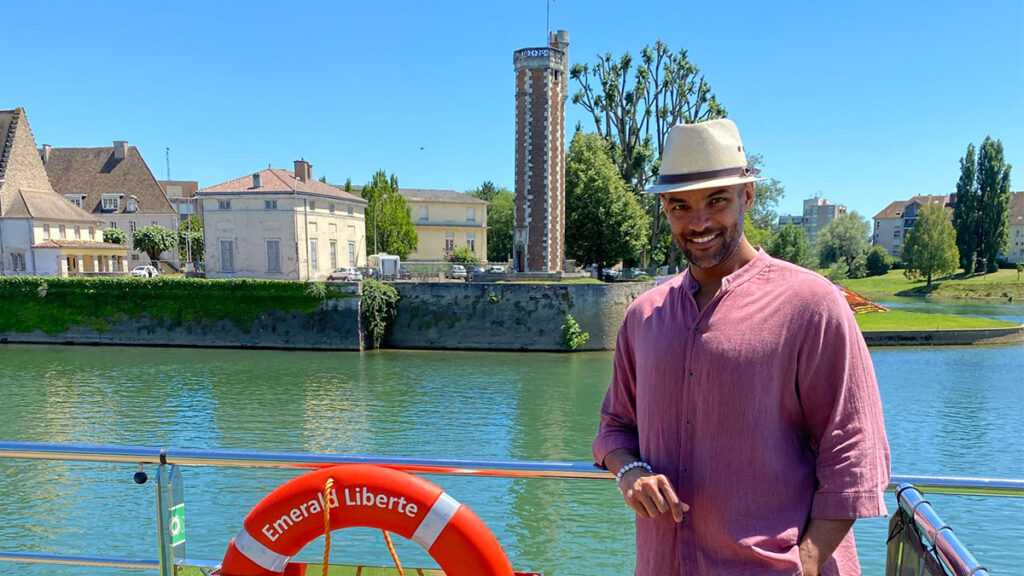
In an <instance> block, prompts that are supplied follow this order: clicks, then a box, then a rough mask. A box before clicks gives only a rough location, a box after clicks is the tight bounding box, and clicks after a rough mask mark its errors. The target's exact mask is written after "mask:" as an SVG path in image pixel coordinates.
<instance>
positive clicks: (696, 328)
mask: <svg viewBox="0 0 1024 576" xmlns="http://www.w3.org/2000/svg"><path fill="white" fill-rule="evenodd" d="M693 333H694V334H700V327H699V326H694V327H693Z"/></svg>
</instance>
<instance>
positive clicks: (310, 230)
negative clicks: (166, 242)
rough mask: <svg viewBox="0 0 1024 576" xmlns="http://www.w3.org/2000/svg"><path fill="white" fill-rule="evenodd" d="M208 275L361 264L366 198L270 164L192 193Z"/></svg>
mask: <svg viewBox="0 0 1024 576" xmlns="http://www.w3.org/2000/svg"><path fill="white" fill-rule="evenodd" d="M196 198H197V199H198V200H197V201H198V202H199V210H200V212H201V213H202V215H203V239H204V242H205V244H206V268H205V271H206V277H207V278H267V279H277V280H301V281H307V280H312V281H320V280H325V279H326V278H327V276H328V275H329V274H330V273H331V271H332V270H333V269H335V268H338V267H343V266H365V265H366V229H365V212H366V201H365V200H363V199H362V198H359V197H358V196H354V195H352V194H349V193H347V192H344V191H342V190H339V189H338V188H336V187H334V186H330V185H328V184H324V183H323V182H319V181H317V180H314V179H313V166H312V165H311V164H309V163H308V162H306V161H305V160H296V161H295V169H294V171H293V172H289V171H287V170H282V169H277V168H267V169H265V170H260V171H259V172H255V173H253V174H250V175H247V176H243V177H241V178H236V179H234V180H231V181H229V182H224V183H223V184H217V185H216V186H210V187H209V188H203V189H201V190H199V191H198V192H197V193H196Z"/></svg>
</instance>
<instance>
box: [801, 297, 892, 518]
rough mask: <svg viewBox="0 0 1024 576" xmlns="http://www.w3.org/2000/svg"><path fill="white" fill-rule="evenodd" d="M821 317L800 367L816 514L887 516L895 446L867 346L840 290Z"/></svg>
mask: <svg viewBox="0 0 1024 576" xmlns="http://www.w3.org/2000/svg"><path fill="white" fill-rule="evenodd" d="M815 316H816V317H815V318H813V319H811V320H810V321H808V322H807V324H806V327H807V331H808V332H807V334H806V337H805V338H804V340H803V346H802V348H801V350H800V352H799V358H798V362H799V365H798V369H797V374H798V377H797V379H798V384H797V385H798V393H799V397H800V402H801V406H802V409H803V414H804V418H805V421H806V424H807V429H808V432H809V434H810V447H811V449H812V450H813V451H814V452H815V453H816V462H817V464H816V475H817V489H816V490H815V493H814V500H813V503H812V506H811V516H812V517H814V518H824V519H850V518H866V517H872V516H884V515H886V513H887V511H886V506H885V499H884V494H885V489H886V487H887V486H888V484H889V445H888V442H887V440H886V436H885V422H884V419H883V417H882V402H881V398H880V396H879V392H878V382H877V380H876V379H875V372H874V368H873V367H872V364H871V358H870V356H869V354H868V349H867V345H866V344H865V343H864V337H863V336H862V335H861V332H860V330H859V328H858V327H857V323H856V320H855V319H854V317H853V313H852V311H851V310H850V308H849V306H848V305H847V304H846V302H845V300H844V299H843V297H842V295H841V293H839V291H836V293H835V296H834V297H832V298H826V299H825V300H824V301H822V302H821V308H820V309H819V310H817V311H815Z"/></svg>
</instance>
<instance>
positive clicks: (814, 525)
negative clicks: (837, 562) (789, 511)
mask: <svg viewBox="0 0 1024 576" xmlns="http://www.w3.org/2000/svg"><path fill="white" fill-rule="evenodd" d="M644 472H646V470H644ZM852 527H853V520H824V519H821V518H811V521H810V522H809V523H808V524H807V529H806V530H804V539H803V541H802V542H800V564H801V566H803V572H802V574H803V576H818V574H820V573H821V569H822V567H824V566H825V562H826V561H827V560H828V559H829V557H831V556H832V553H833V552H835V551H836V548H838V547H839V543H840V542H842V541H843V538H844V537H845V536H846V533H847V532H849V531H850V528H852Z"/></svg>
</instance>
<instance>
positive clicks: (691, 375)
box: [690, 370, 693, 378]
mask: <svg viewBox="0 0 1024 576" xmlns="http://www.w3.org/2000/svg"><path fill="white" fill-rule="evenodd" d="M690 378H693V370H690Z"/></svg>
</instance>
